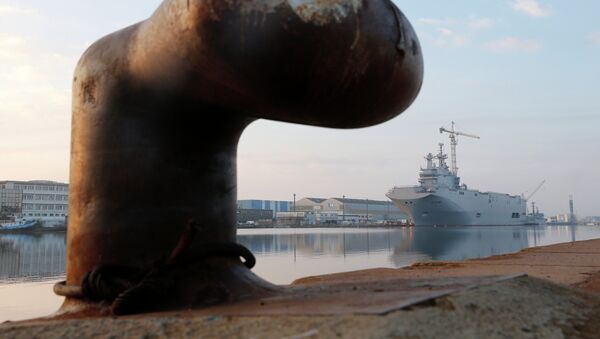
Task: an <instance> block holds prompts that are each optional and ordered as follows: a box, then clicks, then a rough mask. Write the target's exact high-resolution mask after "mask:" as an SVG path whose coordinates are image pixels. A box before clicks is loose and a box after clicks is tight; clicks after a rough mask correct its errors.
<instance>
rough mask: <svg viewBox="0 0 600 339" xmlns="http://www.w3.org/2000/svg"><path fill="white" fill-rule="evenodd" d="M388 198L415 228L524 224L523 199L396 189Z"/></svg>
mask: <svg viewBox="0 0 600 339" xmlns="http://www.w3.org/2000/svg"><path fill="white" fill-rule="evenodd" d="M388 197H389V198H390V199H391V200H392V201H393V202H394V204H396V206H398V208H399V209H400V210H402V211H403V212H405V213H406V214H407V215H408V216H409V218H410V221H411V222H412V223H413V224H414V225H415V226H492V225H494V226H495V225H525V224H527V217H526V212H525V200H524V199H522V198H520V197H517V196H510V195H507V194H502V193H492V192H486V193H482V192H479V191H473V190H441V191H438V192H434V193H418V192H417V191H416V190H415V188H395V189H393V190H392V191H391V192H389V193H388Z"/></svg>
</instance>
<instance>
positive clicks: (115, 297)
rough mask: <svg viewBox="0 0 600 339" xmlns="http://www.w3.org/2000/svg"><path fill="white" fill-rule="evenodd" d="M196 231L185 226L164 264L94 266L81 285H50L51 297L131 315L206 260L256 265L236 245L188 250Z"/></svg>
mask: <svg viewBox="0 0 600 339" xmlns="http://www.w3.org/2000/svg"><path fill="white" fill-rule="evenodd" d="M197 231H198V228H197V224H196V222H194V221H191V222H189V223H188V225H187V227H186V228H185V229H184V231H183V233H182V235H181V237H180V239H179V242H178V243H177V245H176V246H175V248H174V249H173V251H172V252H171V254H170V255H169V257H168V258H167V259H166V260H165V259H162V260H159V261H157V262H156V263H154V264H153V265H152V266H151V267H150V268H146V269H140V268H135V267H128V266H119V265H98V266H96V267H95V268H94V269H93V270H92V271H90V272H88V273H87V274H86V275H85V276H84V278H83V280H82V283H81V285H80V286H79V285H67V284H66V281H62V282H59V283H57V284H55V285H54V293H56V294H57V295H59V296H63V297H70V298H80V299H87V300H90V301H106V302H109V303H110V304H111V311H112V312H113V313H114V314H117V315H119V314H131V313H135V312H137V311H142V310H144V309H145V308H148V307H152V304H153V303H156V301H157V300H161V298H163V297H167V296H168V293H169V291H171V290H172V289H173V287H174V286H175V284H176V279H175V277H174V275H175V274H174V273H175V272H177V271H181V270H184V269H186V268H189V267H193V265H198V264H199V263H202V262H203V261H204V260H205V259H208V258H217V257H230V258H237V259H240V258H243V259H244V261H241V260H240V261H241V262H242V263H243V264H244V265H245V266H246V267H247V268H248V269H251V268H253V267H254V265H255V264H256V258H255V257H254V255H253V254H252V252H250V250H248V249H247V248H246V247H244V246H242V245H240V244H236V243H227V242H224V243H206V244H202V246H201V247H200V248H194V252H193V253H190V251H189V248H190V246H191V244H192V242H193V240H194V238H195V236H196V233H197ZM209 288H211V289H212V292H214V293H216V294H217V295H218V294H227V291H226V290H225V289H224V288H223V287H220V286H216V285H215V286H209Z"/></svg>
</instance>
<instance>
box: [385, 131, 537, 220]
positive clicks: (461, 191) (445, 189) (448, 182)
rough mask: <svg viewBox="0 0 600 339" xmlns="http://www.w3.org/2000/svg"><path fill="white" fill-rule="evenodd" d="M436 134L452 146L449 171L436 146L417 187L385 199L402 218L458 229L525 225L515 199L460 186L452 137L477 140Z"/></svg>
mask: <svg viewBox="0 0 600 339" xmlns="http://www.w3.org/2000/svg"><path fill="white" fill-rule="evenodd" d="M440 132H447V133H449V134H450V140H451V142H452V146H453V147H452V168H449V167H448V165H447V163H446V159H448V156H447V155H446V154H445V153H444V144H439V152H438V153H437V155H435V156H434V155H433V154H431V153H429V154H427V155H426V156H425V160H426V161H427V165H426V167H425V168H421V171H420V172H419V185H418V186H405V187H394V188H392V189H391V190H390V191H389V192H388V193H387V194H386V195H387V197H388V198H390V199H391V200H392V201H393V202H394V203H395V204H396V206H398V208H399V209H400V210H402V211H403V212H405V213H406V214H408V216H409V218H410V221H411V222H412V223H413V224H414V225H415V226H445V225H447V226H459V225H460V226H462V225H525V224H528V220H529V219H528V218H527V215H526V214H527V212H526V202H527V200H526V199H525V198H523V197H521V196H518V195H510V194H504V193H496V192H480V191H478V190H473V189H469V188H468V187H467V185H465V184H461V182H460V177H458V175H457V172H458V167H457V166H456V143H457V141H456V137H457V136H458V135H464V136H470V137H475V138H479V137H476V136H473V135H469V134H466V133H461V132H457V131H455V130H454V123H452V128H451V129H449V130H448V129H445V128H441V129H440Z"/></svg>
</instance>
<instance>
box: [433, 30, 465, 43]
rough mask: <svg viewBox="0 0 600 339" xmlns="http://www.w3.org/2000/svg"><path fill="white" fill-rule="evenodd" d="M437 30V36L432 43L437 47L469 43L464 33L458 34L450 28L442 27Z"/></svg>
mask: <svg viewBox="0 0 600 339" xmlns="http://www.w3.org/2000/svg"><path fill="white" fill-rule="evenodd" d="M437 32H438V36H437V38H436V39H435V42H434V43H435V45H436V46H438V47H446V46H450V47H462V46H465V45H467V44H468V43H469V38H468V37H467V36H466V35H462V34H458V33H456V32H454V31H453V30H451V29H448V28H445V27H442V28H439V29H438V30H437Z"/></svg>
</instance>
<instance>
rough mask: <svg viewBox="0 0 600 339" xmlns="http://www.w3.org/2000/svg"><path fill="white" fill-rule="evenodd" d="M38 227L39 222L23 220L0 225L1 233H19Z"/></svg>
mask: <svg viewBox="0 0 600 339" xmlns="http://www.w3.org/2000/svg"><path fill="white" fill-rule="evenodd" d="M36 225H37V220H27V219H21V220H16V221H15V222H12V223H6V224H0V232H2V231H17V230H26V229H30V228H34V227H35V226H36Z"/></svg>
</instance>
